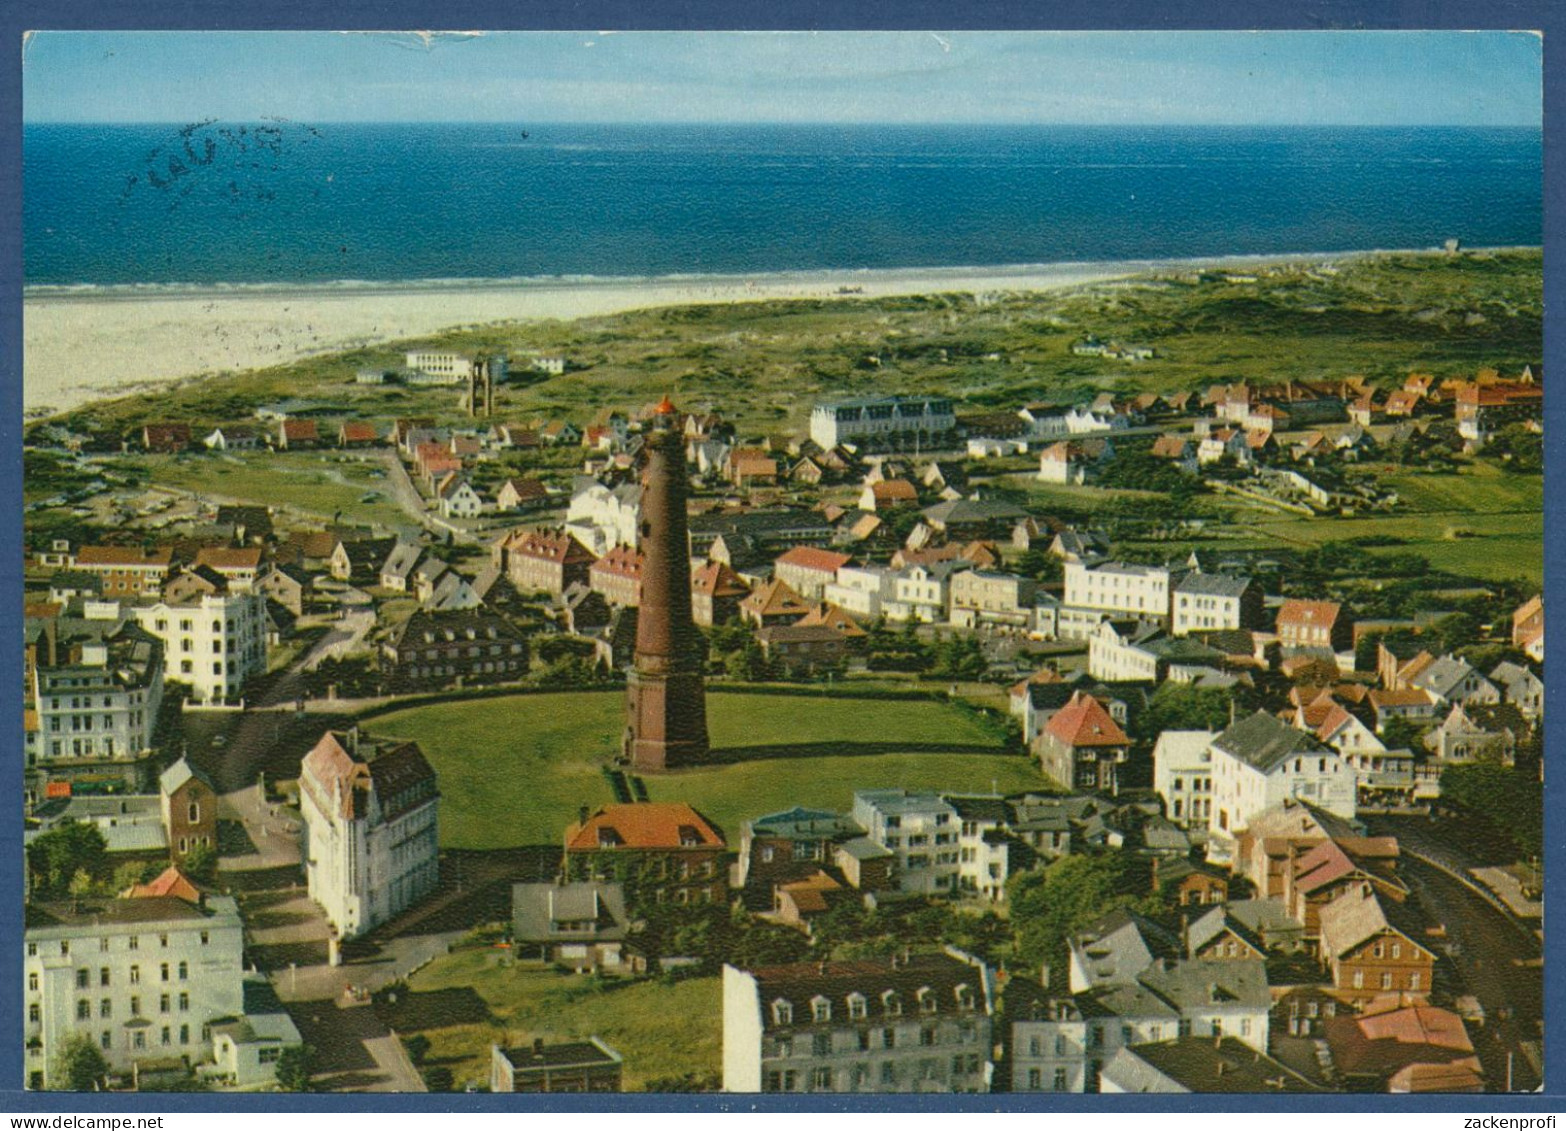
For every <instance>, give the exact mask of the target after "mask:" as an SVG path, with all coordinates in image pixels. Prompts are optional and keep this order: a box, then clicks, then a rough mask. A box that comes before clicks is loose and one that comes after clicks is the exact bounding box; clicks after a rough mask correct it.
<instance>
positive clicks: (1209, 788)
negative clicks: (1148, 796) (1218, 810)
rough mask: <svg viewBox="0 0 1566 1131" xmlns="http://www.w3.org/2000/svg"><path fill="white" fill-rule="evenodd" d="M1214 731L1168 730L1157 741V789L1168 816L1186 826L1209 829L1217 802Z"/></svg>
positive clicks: (1155, 748)
mask: <svg viewBox="0 0 1566 1131" xmlns="http://www.w3.org/2000/svg"><path fill="white" fill-rule="evenodd" d="M1215 737H1217V735H1216V733H1215V732H1213V731H1210V730H1166V731H1164V732H1163V733H1162V734H1160V735H1159V736H1158V741H1157V742H1155V743H1154V744H1153V788H1154V789H1155V790H1157V792H1158V796H1159V797H1162V798H1163V799H1164V816H1166V817H1168V818H1169V820H1171V821H1173V822H1174V823H1175V824H1177V825H1179V826H1180V827H1181V828H1182V829H1205V828H1206V827H1207V821H1208V818H1209V817H1210V816H1211V811H1212V804H1213V754H1212V741H1213V739H1214V738H1215Z"/></svg>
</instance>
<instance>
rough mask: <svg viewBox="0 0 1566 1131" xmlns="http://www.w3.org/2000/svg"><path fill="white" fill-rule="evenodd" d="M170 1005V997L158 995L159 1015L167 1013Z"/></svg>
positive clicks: (171, 1000) (171, 1001)
mask: <svg viewBox="0 0 1566 1131" xmlns="http://www.w3.org/2000/svg"><path fill="white" fill-rule="evenodd" d="M172 1004H173V999H172V998H171V997H169V995H168V994H160V995H158V1012H159V1013H167V1012H168V1011H169V1007H170V1006H171V1005H172Z"/></svg>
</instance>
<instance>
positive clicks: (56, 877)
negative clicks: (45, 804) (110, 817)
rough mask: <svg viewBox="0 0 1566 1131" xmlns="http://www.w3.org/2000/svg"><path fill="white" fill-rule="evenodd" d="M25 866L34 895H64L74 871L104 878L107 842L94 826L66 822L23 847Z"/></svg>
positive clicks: (106, 863)
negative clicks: (28, 872) (25, 858)
mask: <svg viewBox="0 0 1566 1131" xmlns="http://www.w3.org/2000/svg"><path fill="white" fill-rule="evenodd" d="M27 866H28V868H29V869H30V870H31V871H32V873H33V885H34V890H35V891H36V892H37V893H38V894H40V895H43V896H46V897H47V896H60V895H64V894H65V893H66V891H67V890H68V889H69V887H70V885H71V883H72V881H73V880H74V879H75V878H76V875H77V873H78V872H86V873H87V875H88V876H89V877H98V876H103V877H105V878H107V876H108V844H107V843H106V842H105V841H104V839H103V833H101V832H99V831H98V829H97V827H96V826H94V825H88V824H84V823H82V822H81V821H66V822H64V823H63V824H60V825H56V826H55V827H54V828H52V829H50V830H49V831H48V832H46V833H44V834H43V835H42V836H40V837H38V838H37V839H36V840H34V841H33V842H32V844H30V845H28V846H27Z"/></svg>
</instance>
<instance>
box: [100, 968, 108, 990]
mask: <svg viewBox="0 0 1566 1131" xmlns="http://www.w3.org/2000/svg"><path fill="white" fill-rule="evenodd" d="M98 984H99V985H100V986H107V985H108V984H109V968H108V967H107V966H100V967H99V968H98Z"/></svg>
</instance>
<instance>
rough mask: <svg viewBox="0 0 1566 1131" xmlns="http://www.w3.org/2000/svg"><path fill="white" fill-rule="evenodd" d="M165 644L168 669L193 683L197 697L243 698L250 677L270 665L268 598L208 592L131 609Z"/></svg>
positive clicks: (175, 677)
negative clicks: (242, 693) (173, 602)
mask: <svg viewBox="0 0 1566 1131" xmlns="http://www.w3.org/2000/svg"><path fill="white" fill-rule="evenodd" d="M131 612H132V614H133V615H134V616H135V617H136V622H137V623H138V624H139V625H141V627H142V628H144V629H146V630H147V631H148V632H150V633H152V635H154V636H156V637H157V638H158V639H159V640H160V641H161V642H162V644H163V664H164V675H165V677H166V678H168V679H171V680H178V681H179V682H180V683H184V684H187V685H188V686H189V687H190V694H191V699H192V700H193V701H194V702H196V703H225V702H229V701H232V700H235V699H238V698H239V696H240V693H241V692H242V691H243V690H244V686H245V681H246V680H247V679H249V678H250V677H251V676H254V675H260V674H261V673H263V672H265V671H266V634H267V617H266V598H265V597H264V596H262V595H261V594H259V593H228V594H220V593H207V594H203V595H201V596H199V597H192V598H191V599H190V600H189V601H186V602H182V603H179V604H170V603H169V602H166V601H157V602H155V603H153V604H151V605H140V606H137V607H135V608H133V609H132V610H131Z"/></svg>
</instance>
